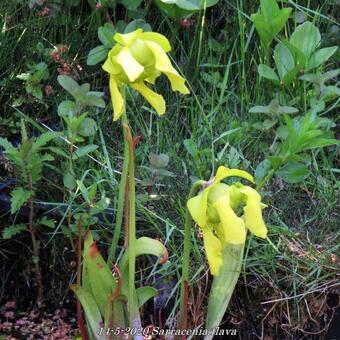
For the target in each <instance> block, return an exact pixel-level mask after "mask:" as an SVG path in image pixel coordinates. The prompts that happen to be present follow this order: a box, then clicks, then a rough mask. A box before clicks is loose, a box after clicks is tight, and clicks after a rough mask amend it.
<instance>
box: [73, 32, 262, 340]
mask: <svg viewBox="0 0 340 340" xmlns="http://www.w3.org/2000/svg"><path fill="white" fill-rule="evenodd" d="M113 40H114V42H115V44H114V46H113V47H112V49H111V50H110V51H109V52H108V57H107V59H106V61H105V63H104V64H103V66H102V68H103V70H105V71H106V72H107V73H108V74H109V88H110V93H111V99H112V107H113V120H114V121H118V120H119V119H120V118H121V117H123V120H122V125H123V128H124V144H125V148H124V164H123V174H122V176H121V183H120V192H119V202H118V212H117V215H119V216H121V219H122V216H123V207H124V206H125V207H126V208H125V210H124V211H125V216H124V218H125V225H126V226H127V229H125V233H126V235H125V247H126V249H125V253H124V256H123V264H124V267H122V266H121V262H122V261H120V263H119V265H118V267H114V268H116V269H115V272H116V274H117V272H118V273H119V275H118V277H117V280H112V279H111V278H109V277H108V276H110V275H109V274H108V273H109V272H110V268H111V267H112V260H113V257H115V256H116V254H115V252H116V248H117V244H116V243H117V237H116V239H114V240H113V241H112V242H113V244H112V247H111V257H110V258H109V260H108V261H107V263H105V262H104V261H103V259H102V258H101V257H99V255H98V252H97V251H96V252H94V250H95V249H96V247H95V243H93V245H91V244H90V242H89V238H90V236H87V238H86V244H87V245H86V247H85V249H84V256H85V259H86V261H85V262H84V264H83V275H82V280H80V279H78V283H77V285H74V286H72V289H73V291H74V292H75V293H76V294H77V296H78V298H79V301H80V303H81V304H82V307H83V309H84V311H85V315H86V320H87V323H88V330H89V333H88V334H92V335H93V332H94V331H95V329H94V325H97V324H98V322H102V323H104V324H105V325H110V324H113V323H114V324H117V322H119V323H120V325H121V326H124V321H123V319H124V317H123V314H124V313H123V310H124V309H125V308H126V305H124V304H122V301H127V311H126V313H127V314H128V315H129V321H128V325H129V326H131V327H132V326H136V325H140V324H141V321H140V317H139V310H138V308H139V307H140V305H141V304H142V303H144V302H145V296H144V297H142V296H141V295H140V290H141V289H149V291H148V293H147V298H151V297H152V296H154V294H155V290H154V289H152V287H142V288H139V289H136V287H135V258H136V256H138V255H143V254H153V255H157V256H163V259H164V254H167V252H166V249H165V248H164V246H162V245H161V244H160V243H159V241H156V240H152V239H148V238H142V239H138V240H137V239H136V225H135V188H134V186H135V183H134V166H135V165H134V154H133V153H134V152H133V151H134V150H133V143H132V136H131V130H130V128H129V125H128V114H127V112H126V111H127V109H126V107H127V105H126V101H127V100H128V99H127V96H126V87H130V88H131V89H133V90H136V91H137V92H139V93H140V94H141V95H142V96H143V97H144V98H145V100H146V101H147V102H148V103H149V104H150V105H151V106H152V107H153V108H154V110H155V111H156V112H157V113H158V114H159V115H163V114H164V113H165V112H166V103H165V100H164V98H163V97H162V95H160V94H158V93H157V92H155V91H154V90H153V89H152V88H151V86H152V87H155V85H156V80H157V78H158V77H160V76H161V75H162V74H164V75H165V76H166V77H167V78H168V80H169V81H170V85H171V88H172V90H173V91H178V92H180V93H181V94H189V90H188V88H187V86H186V85H185V79H184V78H183V77H182V76H181V75H180V74H179V73H178V71H177V70H176V69H175V68H174V67H173V65H172V63H171V61H170V59H169V56H168V54H167V53H168V52H170V51H171V46H170V43H169V41H168V39H167V38H166V37H165V36H163V35H161V34H159V33H155V32H144V31H143V30H142V29H137V30H135V31H133V32H130V33H127V34H121V33H116V34H114V36H113ZM235 176H237V177H239V178H243V179H245V180H247V181H248V182H251V183H254V179H253V177H252V176H251V175H250V174H249V173H247V172H246V171H243V170H238V169H228V168H226V167H224V166H221V167H220V168H219V169H218V170H217V173H216V176H215V177H213V178H212V179H211V180H209V181H207V182H205V181H200V183H202V186H201V188H200V189H201V190H200V192H199V193H198V194H197V195H196V196H193V197H191V198H190V199H189V200H188V202H187V211H188V212H187V213H188V214H190V215H191V216H192V218H193V220H194V221H195V222H196V223H197V225H198V226H199V227H200V229H201V230H202V232H203V242H204V248H205V252H206V256H207V260H208V263H209V267H210V271H211V274H212V275H213V276H215V277H216V276H218V275H219V273H220V271H221V268H222V267H223V266H225V267H228V266H230V263H227V262H226V261H223V249H224V248H225V246H226V245H227V244H236V245H240V244H241V245H243V244H244V243H245V241H246V233H247V229H249V230H250V231H251V232H252V233H254V234H255V235H257V236H259V237H262V238H266V234H267V228H266V226H265V223H264V221H263V218H262V213H261V210H262V208H263V207H264V206H265V205H264V204H262V203H261V197H260V195H259V193H258V192H257V191H256V190H255V189H253V188H252V187H250V186H247V185H243V184H241V183H240V182H237V183H234V184H231V185H228V184H226V183H222V181H223V180H224V179H226V178H228V177H235ZM120 224H121V221H118V224H117V223H116V228H118V229H117V230H120V228H121V225H120ZM190 235H191V230H190V228H189V234H188V231H187V230H186V231H185V240H187V239H188V238H190ZM91 239H92V238H91ZM185 242H186V241H185ZM139 246H141V249H142V250H141V251H139ZM143 246H144V247H148V246H149V247H151V248H154V249H144V248H143ZM188 246H189V248H188ZM185 247H186V249H185V251H186V252H188V251H189V253H190V244H188V242H186V245H185ZM91 249H92V250H91ZM155 249H156V250H155ZM91 253H93V255H91ZM162 254H163V255H162ZM95 258H98V259H100V265H101V267H103V268H105V270H104V269H103V270H104V273H105V275H104V274H103V275H104V276H103V280H102V283H101V285H99V284H95V283H94V282H92V283H91V281H92V280H94V279H91V275H93V274H91V272H93V273H95V276H96V277H98V275H101V274H99V273H98V268H97V269H93V270H92V269H91V266H94V265H95V264H96V261H93V260H91V261H90V259H95ZM124 259H125V260H124ZM79 261H80V260H79ZM124 261H125V262H124ZM162 262H164V261H162ZM98 263H99V262H98ZM188 268H189V261H188V257H187V256H184V257H183V277H182V291H181V297H182V298H181V299H182V301H181V311H180V314H181V315H180V319H181V320H185V319H186V313H187V311H186V310H185V308H183V305H184V304H185V301H184V300H183V299H184V296H185V295H186V294H187V291H186V290H187V289H188V287H187V286H186V285H185V283H186V282H187V280H188V278H187V277H186V276H187V275H186V274H185V272H187V271H188ZM122 271H123V272H122ZM85 273H87V274H86V275H85V276H84V274H85ZM235 275H236V276H237V277H238V273H236V274H235ZM101 276H102V275H101ZM78 277H79V278H80V269H79V272H78ZM104 277H105V279H104ZM81 281H82V282H81ZM117 282H118V283H117ZM122 284H123V285H122ZM100 289H101V290H104V291H105V292H106V293H105V294H103V293H100V292H99V291H98V290H100ZM144 294H145V293H144ZM99 295H100V298H99ZM103 299H104V300H103ZM89 305H91V306H92V314H91V310H90V308H89ZM93 309H94V310H96V313H95V318H94V315H93ZM113 310H114V312H112V311H113ZM117 315H118V316H120V317H118V320H117ZM78 319H79V322H80V324H82V325H83V326H82V327H81V328H82V333H84V334H85V332H86V327H85V326H84V321H83V320H82V316H81V313H79V314H78ZM181 327H183V328H184V327H186V323H185V322H184V323H183V322H182V323H181Z"/></svg>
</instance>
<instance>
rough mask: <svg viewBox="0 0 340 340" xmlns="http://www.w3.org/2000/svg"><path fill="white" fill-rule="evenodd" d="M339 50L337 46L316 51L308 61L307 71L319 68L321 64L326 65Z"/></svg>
mask: <svg viewBox="0 0 340 340" xmlns="http://www.w3.org/2000/svg"><path fill="white" fill-rule="evenodd" d="M337 49H338V47H337V46H332V47H326V48H321V49H320V50H318V51H316V52H315V53H314V54H313V55H312V56H311V57H310V59H309V60H308V63H307V67H306V69H307V70H310V69H312V68H316V67H319V66H320V65H321V64H323V63H325V62H326V61H327V60H328V59H329V58H330V57H331V56H332V55H333V54H334V53H335V52H336V50H337Z"/></svg>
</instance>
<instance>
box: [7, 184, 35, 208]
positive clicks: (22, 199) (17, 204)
mask: <svg viewBox="0 0 340 340" xmlns="http://www.w3.org/2000/svg"><path fill="white" fill-rule="evenodd" d="M33 194H34V193H33V191H30V190H26V189H24V188H22V187H19V188H16V189H14V190H13V191H12V192H11V196H12V201H11V214H15V213H16V212H17V211H18V210H19V209H20V208H21V207H22V206H23V205H24V204H25V203H26V202H27V201H28V199H29V198H30V197H32V195H33Z"/></svg>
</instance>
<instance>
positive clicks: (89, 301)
mask: <svg viewBox="0 0 340 340" xmlns="http://www.w3.org/2000/svg"><path fill="white" fill-rule="evenodd" d="M70 289H71V290H72V291H73V292H74V293H75V294H76V295H77V297H78V299H79V301H80V303H81V305H82V307H83V309H84V312H85V315H86V320H87V323H88V325H89V326H90V328H91V331H92V333H93V334H98V330H99V329H100V327H101V325H103V320H102V317H101V315H100V310H99V308H98V306H97V303H96V301H95V299H94V297H93V295H92V294H91V292H89V291H88V290H86V289H85V288H83V287H81V286H79V285H70Z"/></svg>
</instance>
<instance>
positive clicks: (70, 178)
mask: <svg viewBox="0 0 340 340" xmlns="http://www.w3.org/2000/svg"><path fill="white" fill-rule="evenodd" d="M63 183H64V186H65V188H67V189H68V190H73V189H74V188H75V187H76V184H77V183H76V180H75V178H74V175H72V174H71V173H70V172H69V171H68V170H67V171H66V173H65V174H64V176H63Z"/></svg>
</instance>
